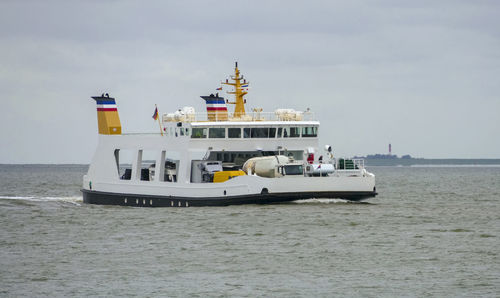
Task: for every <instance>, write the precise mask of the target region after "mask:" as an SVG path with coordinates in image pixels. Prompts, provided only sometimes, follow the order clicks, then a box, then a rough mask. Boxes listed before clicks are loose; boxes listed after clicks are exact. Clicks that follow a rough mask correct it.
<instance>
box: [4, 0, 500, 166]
mask: <svg viewBox="0 0 500 298" xmlns="http://www.w3.org/2000/svg"><path fill="white" fill-rule="evenodd" d="M236 60H237V61H239V63H240V64H239V65H240V68H241V70H242V72H243V74H244V75H245V77H246V78H248V79H249V80H250V81H251V87H252V89H251V90H250V91H251V92H250V94H249V96H248V102H249V105H248V106H249V107H263V108H264V110H265V111H270V112H271V111H274V109H276V108H286V107H290V108H295V109H297V110H304V109H306V108H307V107H309V108H311V109H312V110H313V111H314V112H316V117H317V118H318V120H320V121H321V123H322V129H321V132H320V133H321V144H325V143H329V144H332V145H333V147H334V150H335V152H336V154H337V155H344V156H352V155H361V154H363V155H364V154H371V153H385V152H386V151H387V144H388V143H389V142H391V143H392V145H393V153H395V154H398V155H402V154H411V155H413V156H418V157H428V158H433V157H434V158H440V157H459V158H481V157H485V158H500V137H499V136H500V120H499V119H500V90H499V89H500V2H499V1H399V0H393V1H389V0H388V1H5V0H4V1H0V101H1V108H0V125H1V132H0V140H1V146H0V163H52V162H54V163H87V162H89V161H90V159H91V157H92V154H93V152H94V150H95V147H96V145H97V123H96V112H95V104H94V102H93V101H92V100H91V99H90V96H92V95H96V94H101V93H102V92H109V93H110V94H111V95H112V96H114V97H116V99H117V102H118V106H119V113H120V118H121V121H122V126H123V129H124V131H126V132H137V131H151V132H154V131H157V129H158V128H157V123H155V122H154V121H153V120H152V119H151V115H152V112H153V110H154V104H155V103H156V104H158V107H159V109H160V112H161V113H164V112H172V111H175V110H176V109H177V108H179V107H182V106H194V107H195V108H196V110H197V111H199V112H201V111H203V110H204V105H203V101H202V100H201V99H200V98H199V97H198V96H199V95H203V94H207V93H210V92H215V88H217V87H219V82H220V81H221V80H223V79H225V78H226V77H227V76H228V75H229V74H230V73H231V72H232V70H233V67H234V61H236Z"/></svg>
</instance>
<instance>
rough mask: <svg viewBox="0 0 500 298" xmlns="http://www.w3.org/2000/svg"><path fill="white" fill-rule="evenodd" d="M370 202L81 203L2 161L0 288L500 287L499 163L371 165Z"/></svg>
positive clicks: (63, 182) (42, 171) (65, 175)
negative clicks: (374, 193) (172, 205)
mask: <svg viewBox="0 0 500 298" xmlns="http://www.w3.org/2000/svg"><path fill="white" fill-rule="evenodd" d="M370 170H371V171H372V172H374V173H375V174H376V175H377V190H378V191H379V193H380V195H379V196H378V197H377V198H375V199H371V200H369V201H368V202H369V204H353V203H346V202H343V201H340V200H324V199H317V200H308V201H303V202H300V203H299V202H297V203H288V204H277V205H263V206H260V205H246V206H230V207H203V208H132V207H109V206H96V205H86V204H83V203H82V201H81V194H80V192H79V188H80V183H81V182H80V181H81V178H82V175H83V174H84V173H85V171H86V167H84V166H41V165H37V166H33V165H31V166H5V165H3V166H0V222H1V229H0V296H20V295H22V296H88V295H93V296H94V295H100V296H136V295H138V296H160V295H161V296H188V295H189V296H199V297H204V296H220V295H223V296H271V295H273V296H363V297H370V296H371V297H375V296H377V297H378V296H397V297H399V296H437V297H456V296H464V297H465V296H467V297H472V296H491V297H494V296H496V297H498V296H499V295H500V260H499V253H500V248H499V247H500V241H499V239H500V204H499V200H500V168H499V167H486V168H484V167H418V168H415V167H374V168H371V169H370Z"/></svg>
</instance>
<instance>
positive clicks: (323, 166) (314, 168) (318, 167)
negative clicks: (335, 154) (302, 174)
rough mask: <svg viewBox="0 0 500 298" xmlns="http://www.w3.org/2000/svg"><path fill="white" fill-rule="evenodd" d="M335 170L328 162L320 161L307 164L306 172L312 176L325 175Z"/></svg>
mask: <svg viewBox="0 0 500 298" xmlns="http://www.w3.org/2000/svg"><path fill="white" fill-rule="evenodd" d="M334 171H335V167H334V166H333V164H330V163H320V164H312V165H307V167H306V172H307V173H309V174H312V175H314V176H326V175H328V174H331V173H333V172H334Z"/></svg>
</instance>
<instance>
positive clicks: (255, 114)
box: [162, 111, 316, 122]
mask: <svg viewBox="0 0 500 298" xmlns="http://www.w3.org/2000/svg"><path fill="white" fill-rule="evenodd" d="M228 116H229V117H228V119H227V120H226V118H223V119H221V120H219V119H217V115H214V116H213V117H215V120H210V118H209V114H208V113H191V114H182V113H172V114H163V116H162V120H163V122H213V121H216V122H219V121H220V122H227V121H230V122H231V121H233V122H236V121H243V122H247V121H248V122H257V121H314V120H316V119H315V117H314V113H313V112H299V111H296V112H289V113H281V114H278V113H275V112H259V111H252V112H247V113H246V115H244V116H241V117H234V116H233V114H232V113H228Z"/></svg>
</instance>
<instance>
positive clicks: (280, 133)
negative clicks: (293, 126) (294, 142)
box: [276, 127, 283, 138]
mask: <svg viewBox="0 0 500 298" xmlns="http://www.w3.org/2000/svg"><path fill="white" fill-rule="evenodd" d="M282 134H283V127H278V135H277V136H276V137H277V138H281V135H282Z"/></svg>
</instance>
